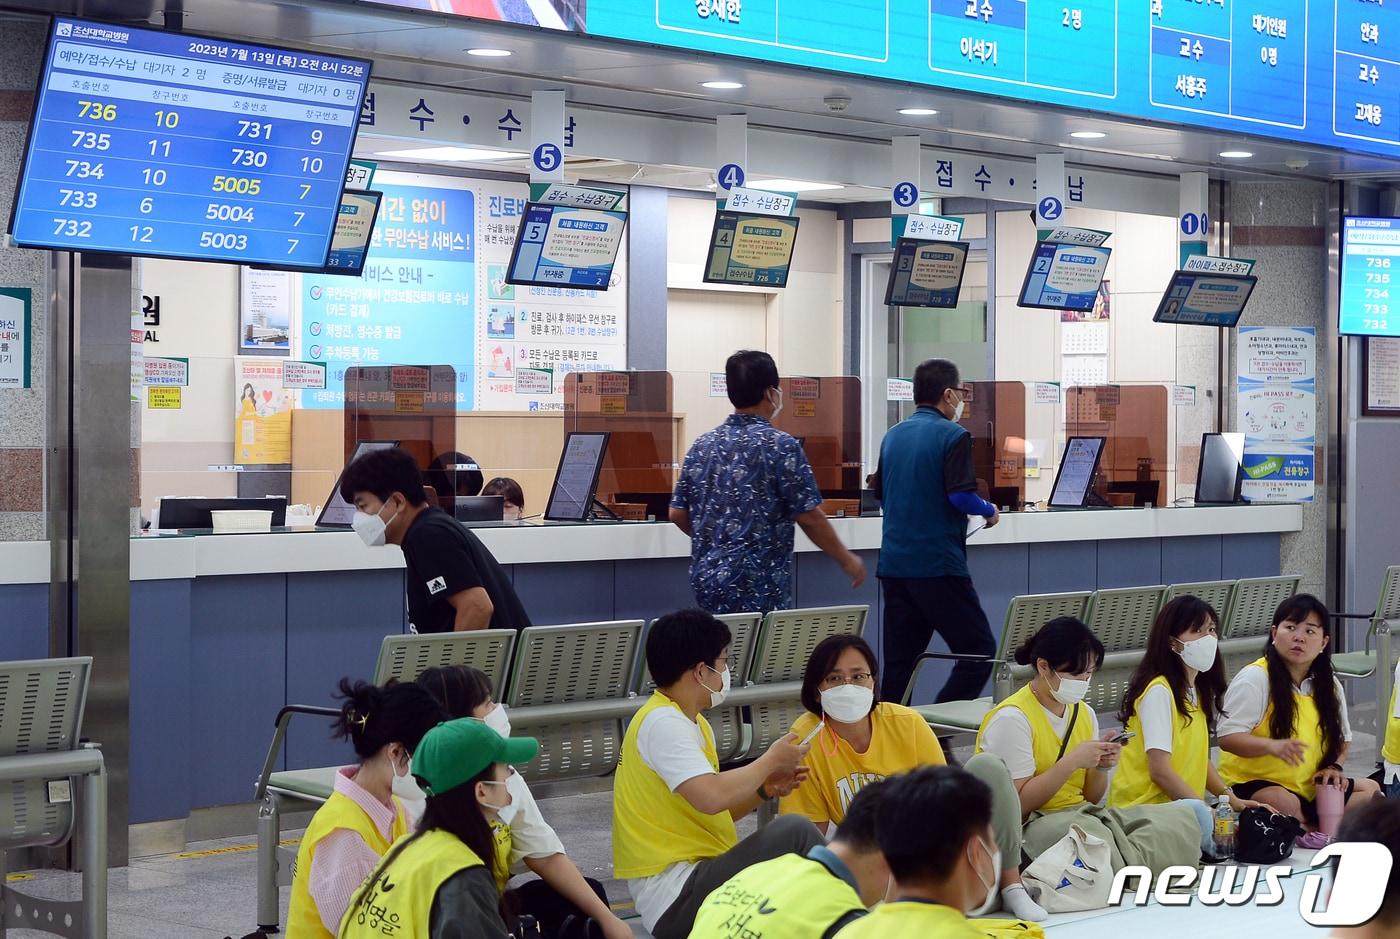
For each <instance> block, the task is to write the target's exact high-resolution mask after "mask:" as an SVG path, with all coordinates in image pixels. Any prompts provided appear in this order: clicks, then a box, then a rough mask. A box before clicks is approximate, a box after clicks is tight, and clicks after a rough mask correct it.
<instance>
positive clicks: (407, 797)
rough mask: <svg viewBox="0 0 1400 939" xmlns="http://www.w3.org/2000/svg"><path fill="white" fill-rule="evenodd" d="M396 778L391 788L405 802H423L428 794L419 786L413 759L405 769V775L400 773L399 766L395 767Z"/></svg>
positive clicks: (391, 782)
mask: <svg viewBox="0 0 1400 939" xmlns="http://www.w3.org/2000/svg"><path fill="white" fill-rule="evenodd" d="M393 769H394V778H393V779H392V780H391V781H390V783H389V788H390V789H391V790H392V791H393V793H394V795H396V796H398V797H399V798H400V799H402V800H404V801H405V802H422V801H424V800H425V799H426V798H427V796H426V795H425V794H424V793H423V790H422V789H419V788H418V781H417V780H416V779H414V778H413V760H412V759H409V761H408V766H407V767H406V768H405V769H404V771H403V775H399V770H398V767H394V768H393Z"/></svg>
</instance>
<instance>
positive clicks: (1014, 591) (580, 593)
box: [0, 505, 1303, 823]
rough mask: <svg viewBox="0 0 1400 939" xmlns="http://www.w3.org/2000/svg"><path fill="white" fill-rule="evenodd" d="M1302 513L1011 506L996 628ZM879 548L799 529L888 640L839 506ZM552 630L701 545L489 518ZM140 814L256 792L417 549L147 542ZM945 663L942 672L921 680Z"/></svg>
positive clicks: (8, 625)
mask: <svg viewBox="0 0 1400 939" xmlns="http://www.w3.org/2000/svg"><path fill="white" fill-rule="evenodd" d="M1302 520H1303V512H1302V507H1301V506H1297V505H1271V506H1211V507H1199V508H1172V509H1111V510H1109V509H1105V510H1086V511H1067V512H1023V513H1014V514H1009V515H1007V516H1006V517H1004V518H1003V520H1002V522H1001V524H999V525H998V526H996V527H995V528H992V529H986V530H982V531H979V532H977V533H976V534H974V535H973V536H972V537H971V538H970V539H969V561H970V566H971V569H972V575H973V578H974V581H975V582H976V585H977V589H978V592H979V594H980V596H981V598H982V603H983V606H984V608H985V609H986V611H987V616H988V618H989V619H990V620H991V622H992V625H993V628H994V629H999V628H1000V625H1001V621H1002V618H1003V616H1004V614H1005V610H1006V607H1007V604H1008V603H1009V601H1010V599H1011V598H1012V597H1014V596H1016V595H1018V594H1025V593H1045V592H1052V591H1061V590H1090V589H1095V588H1105V587H1124V586H1137V585H1144V584H1156V583H1183V582H1188V581H1198V580H1216V579H1221V578H1238V577H1257V576H1268V575H1272V574H1277V573H1279V572H1280V571H1279V539H1280V538H1281V537H1282V535H1284V534H1286V533H1288V532H1295V531H1299V530H1300V529H1301V527H1302ZM832 524H833V525H834V526H835V528H836V530H837V532H838V534H840V536H841V538H842V539H843V540H844V541H845V543H846V544H847V545H849V546H850V547H851V548H853V549H854V550H856V551H858V552H859V553H860V554H861V556H862V557H863V558H864V559H865V562H866V565H867V567H868V569H869V571H870V575H871V576H870V577H869V579H868V580H867V581H866V583H865V584H864V585H863V586H862V587H860V588H859V589H857V590H852V589H851V587H850V582H849V581H848V580H846V579H845V578H843V577H842V575H841V573H840V571H839V569H838V568H837V567H836V565H835V564H834V563H833V562H831V561H830V560H828V559H827V558H826V557H825V556H824V555H822V554H820V553H818V552H817V551H816V550H815V548H814V546H813V545H812V544H811V543H810V542H808V541H807V539H806V538H805V537H804V536H802V534H801V533H800V532H799V533H798V539H797V540H798V544H797V556H796V563H795V567H794V589H795V593H796V603H797V605H798V606H825V605H833V604H844V603H864V604H869V606H870V608H871V617H870V622H869V626H868V629H867V636H868V638H870V640H871V642H872V645H874V646H875V648H876V651H877V652H879V650H880V647H881V642H880V639H881V626H882V621H881V610H880V602H879V587H878V584H877V582H876V580H875V577H874V571H875V564H876V561H877V559H878V552H879V547H880V526H881V521H880V519H879V518H851V519H834V520H833V522H832ZM474 530H475V531H476V533H477V534H478V535H479V536H480V538H481V539H482V541H483V542H484V543H485V544H486V545H487V547H489V548H490V550H491V551H492V553H493V554H494V555H495V556H496V558H497V560H498V561H500V563H501V564H503V565H505V566H506V568H507V569H508V571H509V572H510V574H511V577H512V578H513V581H514V584H515V588H516V591H517V592H518V593H519V594H520V597H521V599H522V601H523V602H524V604H525V608H526V610H527V611H528V612H529V614H530V616H531V618H532V619H533V621H534V622H535V623H539V624H552V623H568V622H593V621H599V620H609V619H631V618H639V619H640V618H646V619H650V618H653V617H655V616H658V615H660V614H662V613H665V612H667V611H670V610H674V609H677V608H680V607H684V606H687V605H690V604H691V603H692V602H693V600H692V597H691V593H690V588H689V583H688V578H687V566H688V559H689V555H690V540H689V539H688V538H687V537H686V536H685V535H684V534H682V533H681V532H680V531H679V530H678V529H676V528H675V527H673V526H671V525H669V524H666V523H661V522H652V523H625V522H624V523H598V524H592V525H564V524H561V525H542V526H536V525H529V524H520V525H499V526H485V527H477V528H475V529H474ZM131 579H132V587H131V724H132V727H131V790H130V813H131V821H132V822H133V823H142V822H152V821H158V820H166V819H180V818H184V817H186V816H187V815H188V814H189V813H190V812H191V811H193V810H196V809H200V808H205V807H212V806H219V805H228V804H234V803H241V802H247V801H249V799H250V798H251V793H252V784H253V776H254V774H255V773H256V772H257V769H258V768H259V767H260V765H261V762H262V759H263V757H264V756H265V754H266V750H267V745H268V742H269V741H270V739H271V734H272V726H273V720H274V718H275V717H276V714H277V712H278V710H279V709H280V708H281V707H282V706H283V705H284V704H289V703H300V704H328V703H330V702H331V692H332V691H333V689H334V686H335V682H336V681H337V680H338V679H339V678H340V677H341V676H343V675H353V676H357V677H364V678H368V677H369V676H370V674H371V672H372V671H373V668H374V662H375V657H376V655H377V652H378V649H379V644H380V641H381V640H382V638H383V637H384V636H385V635H386V634H388V633H398V632H402V631H404V630H405V629H406V628H407V624H406V615H405V607H404V598H403V557H402V554H401V553H400V552H399V550H398V549H397V548H394V547H384V548H366V547H365V546H364V545H363V544H362V543H361V542H360V541H359V539H358V537H357V536H356V535H355V534H353V533H351V532H344V531H278V532H272V533H265V534H239V535H231V534H223V535H213V534H208V535H180V536H143V537H140V538H135V539H133V540H132V543H131ZM48 580H49V545H48V544H47V543H45V542H30V543H5V544H0V610H4V611H5V614H6V615H5V616H4V617H3V619H4V623H5V628H4V629H3V630H0V658H6V659H13V658H36V657H42V656H44V655H47V653H48V602H49V601H48ZM942 679H943V673H942V672H940V671H938V670H933V669H930V670H929V673H928V674H927V676H926V677H925V678H924V679H923V680H922V681H921V684H920V692H921V694H922V695H930V694H931V692H932V690H934V689H936V688H937V687H938V685H939V684H941V682H942ZM286 754H287V765H288V767H290V768H297V767H303V766H313V765H324V764H327V763H333V762H337V761H344V760H347V759H348V749H347V748H345V747H343V746H340V745H337V744H335V743H334V742H332V741H330V740H329V739H328V734H327V729H326V726H325V724H324V723H318V722H316V721H314V720H308V721H306V722H304V723H302V724H301V725H299V726H298V725H296V724H294V725H293V730H292V732H291V734H290V735H289V739H288V746H287V750H286Z"/></svg>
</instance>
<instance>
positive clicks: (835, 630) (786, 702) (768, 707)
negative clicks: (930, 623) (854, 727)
mask: <svg viewBox="0 0 1400 939" xmlns="http://www.w3.org/2000/svg"><path fill="white" fill-rule="evenodd" d="M869 616H870V608H869V607H867V606H833V607H814V608H811V609H804V610H774V611H773V612H771V613H769V614H768V615H767V616H765V617H764V618H763V625H762V626H761V627H760V628H759V633H758V640H757V642H756V643H755V645H754V651H753V667H752V669H751V670H750V671H749V676H748V681H747V682H746V684H745V687H744V688H743V689H741V690H740V691H739V692H738V693H736V694H733V695H731V697H730V700H731V701H733V702H734V704H735V705H747V706H748V708H749V714H750V720H751V726H752V728H753V733H752V739H751V740H750V741H749V744H748V746H747V747H746V748H745V749H744V751H743V753H744V755H745V756H749V757H754V756H758V755H759V754H761V753H763V752H764V751H765V750H767V749H768V747H769V746H770V745H772V743H773V742H774V741H775V740H778V739H780V738H781V737H783V735H785V734H787V733H788V731H790V730H792V725H793V722H794V721H796V720H797V719H798V718H799V717H801V716H802V715H803V714H804V713H805V710H804V708H803V707H802V700H801V695H802V673H803V672H804V671H805V670H806V668H807V660H808V659H809V658H811V657H812V650H813V649H815V648H816V647H817V644H818V643H819V642H821V641H822V640H823V639H825V638H827V637H828V636H836V635H842V634H849V635H855V636H859V635H861V634H862V633H863V632H865V623H866V620H867V619H868V618H869Z"/></svg>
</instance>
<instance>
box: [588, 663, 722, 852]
mask: <svg viewBox="0 0 1400 939" xmlns="http://www.w3.org/2000/svg"><path fill="white" fill-rule="evenodd" d="M661 708H675V709H676V710H677V711H679V710H680V706H679V705H678V704H676V703H675V702H674V701H672V700H671V699H670V698H668V697H666V696H665V695H664V694H662V693H661V692H660V691H657V692H654V693H653V694H652V696H651V699H650V700H649V701H647V703H646V704H644V705H642V709H641V710H640V711H638V712H637V716H636V717H633V718H632V722H631V723H630V724H628V725H627V734H626V735H625V736H624V737H623V738H622V755H621V758H620V759H619V761H618V765H617V775H616V777H615V778H614V782H613V825H612V844H613V876H615V877H617V878H618V879H619V880H631V879H633V878H637V877H652V876H654V875H656V874H659V873H661V872H662V871H664V870H665V869H666V868H668V867H670V866H671V865H672V864H676V863H678V862H681V861H703V860H705V859H707V858H713V857H719V856H720V855H721V854H723V853H725V852H726V851H728V850H729V849H730V848H732V847H734V846H735V845H736V844H738V843H739V834H738V832H737V831H735V829H734V819H733V818H731V817H730V815H729V813H728V812H720V813H718V814H716V815H706V814H704V813H703V812H701V811H700V810H699V809H697V808H695V806H693V805H691V804H690V803H689V802H687V801H686V800H685V797H684V796H681V795H678V794H676V793H674V792H672V791H671V790H670V788H669V787H668V786H667V785H666V783H665V781H664V780H663V779H662V778H661V777H660V776H658V775H657V774H656V771H655V770H653V769H652V768H651V767H649V766H647V765H646V763H644V762H643V761H642V755H641V752H640V751H639V750H638V749H637V733H638V732H639V731H640V730H641V728H642V722H643V721H645V720H646V717H647V715H648V714H650V713H651V712H652V711H656V710H660V709H661ZM687 719H688V718H687ZM699 724H700V731H701V734H702V736H703V738H704V741H705V758H706V759H708V760H709V762H710V766H712V767H713V768H714V771H715V772H716V773H718V772H719V755H718V754H717V753H716V752H715V735H714V731H712V730H710V723H709V721H707V720H705V718H704V717H703V716H702V717H701V718H700V719H699Z"/></svg>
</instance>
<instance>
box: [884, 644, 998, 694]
mask: <svg viewBox="0 0 1400 939" xmlns="http://www.w3.org/2000/svg"><path fill="white" fill-rule="evenodd" d="M931 660H936V661H945V662H990V663H992V664H993V665H1002V664H1004V663H1005V661H1006V660H1005V659H999V658H997V657H996V656H994V655H968V654H966V653H962V652H925V653H923V654H922V655H920V656H919V657H918V658H917V659H915V660H914V671H913V672H911V673H910V674H909V684H907V685H905V686H904V696H903V697H902V698H900V699H899V703H900V704H903V705H904V706H905V707H908V706H909V701H910V699H911V698H913V697H914V686H915V685H916V684H918V682H919V670H920V669H922V668H923V667H924V663H925V662H928V661H931Z"/></svg>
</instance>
